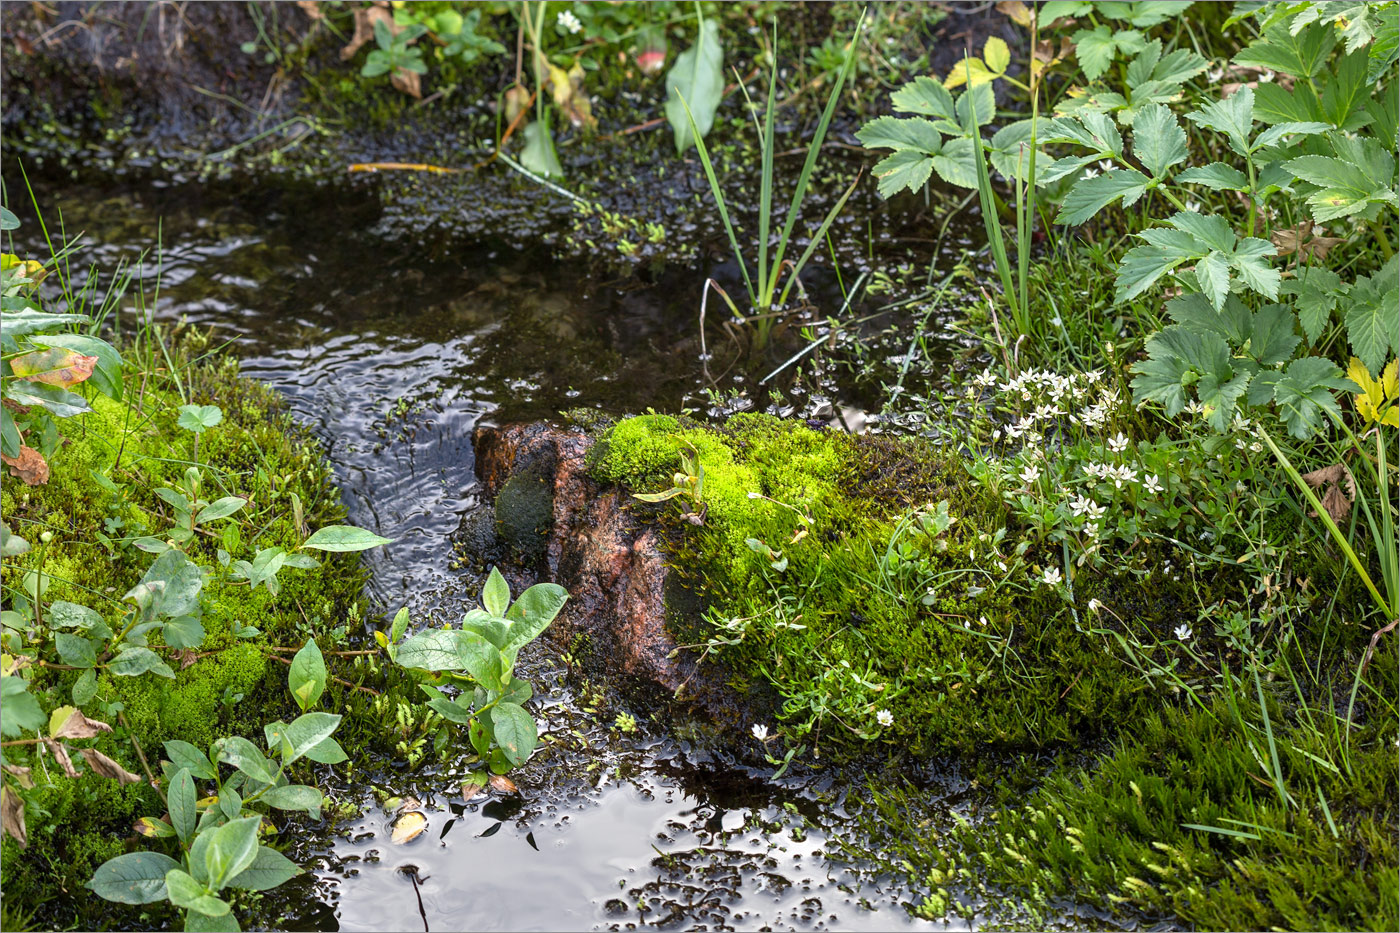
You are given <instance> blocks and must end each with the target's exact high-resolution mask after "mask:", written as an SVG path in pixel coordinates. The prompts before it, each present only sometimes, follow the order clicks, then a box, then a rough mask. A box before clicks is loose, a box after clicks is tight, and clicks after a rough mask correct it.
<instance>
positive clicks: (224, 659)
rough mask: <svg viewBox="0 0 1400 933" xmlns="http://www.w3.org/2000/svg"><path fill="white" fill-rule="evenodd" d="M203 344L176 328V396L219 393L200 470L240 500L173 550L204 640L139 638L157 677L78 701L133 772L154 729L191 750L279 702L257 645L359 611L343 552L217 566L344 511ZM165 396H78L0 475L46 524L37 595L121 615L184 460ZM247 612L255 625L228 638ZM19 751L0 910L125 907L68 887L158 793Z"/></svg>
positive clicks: (106, 684) (161, 391) (273, 711)
mask: <svg viewBox="0 0 1400 933" xmlns="http://www.w3.org/2000/svg"><path fill="white" fill-rule="evenodd" d="M205 350H207V344H206V341H204V340H202V339H201V338H199V337H192V338H186V340H185V341H184V342H183V343H181V344H180V345H179V347H178V349H177V351H176V353H175V356H174V362H175V364H176V367H177V369H178V370H179V371H180V372H181V373H182V378H183V382H184V386H185V390H186V391H187V392H188V393H189V400H190V401H193V402H196V403H199V404H215V405H219V406H221V407H222V408H223V410H224V414H225V419H224V421H223V423H222V424H220V425H219V426H217V427H215V428H212V429H210V430H208V431H206V432H205V433H204V434H203V436H202V438H201V443H200V448H199V459H200V461H201V463H202V464H203V468H204V472H205V477H206V479H205V482H206V483H209V484H214V485H216V486H218V487H220V488H221V489H227V490H228V491H229V492H231V493H233V494H238V495H244V496H248V497H250V498H251V500H252V502H251V504H250V506H249V508H248V509H247V510H246V514H247V521H246V522H245V523H244V524H243V525H242V527H241V533H240V534H237V535H231V534H226V533H222V532H223V531H224V529H223V528H222V527H220V526H214V528H213V529H212V533H211V534H209V535H204V534H200V535H197V536H196V537H195V539H194V540H193V541H192V542H190V544H189V545H188V546H187V551H188V553H189V556H190V557H191V559H193V560H194V561H196V562H197V563H199V564H201V565H203V566H204V567H206V568H207V569H208V570H210V572H211V573H210V576H209V577H208V579H207V582H206V584H205V587H204V601H203V602H204V613H203V617H202V622H203V625H204V628H205V638H204V641H203V642H202V644H201V645H200V646H199V648H198V650H197V651H191V652H187V653H185V655H183V656H181V655H176V654H175V653H174V652H171V651H170V650H169V649H165V648H163V647H162V646H161V645H160V643H159V639H155V640H153V647H155V648H156V650H157V651H158V652H160V653H162V654H164V655H165V659H166V660H167V662H169V663H170V666H171V667H172V668H174V670H175V677H174V679H173V680H167V679H163V678H159V677H157V676H155V675H151V674H148V675H145V676H142V677H135V678H132V677H112V676H110V675H109V674H107V673H105V672H103V673H102V674H101V675H100V676H99V678H98V687H97V695H96V698H95V700H94V701H93V703H92V704H91V705H90V706H88V707H87V708H86V709H87V711H88V713H89V715H91V716H93V717H94V718H97V719H100V720H103V721H110V722H111V723H112V724H113V725H114V727H115V729H114V731H113V732H112V733H110V734H107V735H103V736H100V737H99V738H97V739H95V740H93V741H92V743H91V744H92V746H93V747H94V748H96V749H97V750H98V751H101V752H102V753H104V754H106V755H108V756H110V757H112V758H113V759H115V760H117V761H118V762H120V763H122V764H123V765H124V766H125V767H126V768H127V769H128V770H130V771H132V772H135V773H137V774H140V775H142V776H143V778H144V771H145V767H146V765H145V764H143V763H142V762H141V761H140V758H139V755H138V753H137V752H136V748H137V747H138V746H139V748H140V749H142V750H143V751H144V754H145V756H146V758H147V759H148V762H149V765H150V767H151V768H153V769H155V770H156V772H157V773H158V772H159V759H160V757H161V744H162V743H163V742H165V741H167V740H169V739H181V740H184V741H187V742H190V743H192V744H194V745H196V746H198V747H207V746H208V744H209V743H210V742H211V741H213V740H215V739H218V738H222V737H226V736H233V735H241V736H245V737H251V738H253V739H254V740H257V739H259V738H260V737H261V735H262V727H263V725H264V724H265V723H267V722H270V721H273V720H276V719H279V718H283V719H285V718H289V717H290V716H291V715H295V710H294V708H293V706H292V703H291V698H290V696H289V694H288V693H287V691H286V686H285V684H286V667H285V666H284V665H283V664H281V663H277V662H276V661H274V660H271V652H269V650H268V649H269V648H270V647H273V646H288V645H295V646H300V644H301V643H302V642H304V641H305V639H306V637H307V635H308V634H317V633H324V632H327V631H329V630H331V629H332V628H333V627H336V626H343V625H344V624H345V623H346V621H347V619H351V618H354V619H358V618H362V617H363V614H362V613H361V611H360V599H361V597H360V591H361V589H362V586H363V583H364V579H365V571H364V570H363V569H362V568H361V566H360V565H359V562H358V560H357V559H355V558H354V557H353V556H351V557H345V556H331V557H328V558H327V559H326V560H325V561H323V562H322V564H321V565H320V566H319V567H317V568H315V569H311V570H294V571H290V572H284V573H283V574H282V575H281V582H282V584H283V585H282V588H281V591H280V593H279V594H278V595H277V596H273V595H272V594H270V593H269V592H268V591H267V590H266V589H264V588H259V589H257V590H250V589H249V588H248V587H246V586H236V585H233V583H232V582H231V581H227V580H226V579H225V578H224V577H223V575H222V572H221V570H222V568H221V562H220V560H219V558H218V551H219V550H220V549H222V548H227V549H230V550H231V551H232V552H233V553H232V555H231V557H232V559H237V558H239V557H244V558H248V557H251V556H252V551H253V550H255V549H256V548H258V547H266V546H270V545H278V546H282V547H287V548H291V547H295V546H296V545H298V544H300V542H301V541H302V540H304V538H305V535H306V528H308V527H310V528H314V527H319V526H321V525H325V524H331V523H336V522H339V521H342V520H343V518H344V511H343V508H342V506H341V505H340V502H339V496H338V492H337V491H336V489H335V486H334V484H333V483H332V480H331V473H330V470H329V467H328V466H327V465H326V464H325V463H324V462H323V461H322V459H321V458H320V456H319V454H318V453H317V452H316V448H315V446H314V442H313V441H312V440H311V438H310V437H309V436H308V435H307V433H306V431H305V430H304V429H302V428H300V427H298V426H297V425H296V424H295V423H293V422H292V420H291V419H290V417H289V415H288V414H287V413H286V412H285V411H284V410H283V408H282V405H281V402H280V400H279V399H278V397H277V396H276V395H275V394H274V393H273V392H272V391H271V390H269V389H267V388H265V387H262V386H260V385H257V384H256V383H253V382H252V381H251V380H247V379H244V378H242V377H240V376H239V375H238V370H237V362H236V360H233V359H231V358H226V357H225V358H219V357H213V358H203V359H201V360H200V361H199V362H194V363H191V360H194V359H195V358H196V357H199V355H200V354H201V353H203V352H204V351H205ZM182 401H184V399H182V398H180V397H179V396H178V394H177V393H176V391H175V386H174V382H173V380H169V381H167V380H160V379H150V380H148V381H147V384H146V385H144V386H142V387H141V388H140V389H137V388H136V387H134V386H131V385H129V386H128V391H127V393H126V397H125V399H124V401H123V402H114V401H112V400H110V399H106V398H104V397H95V398H93V399H92V400H91V403H92V406H93V409H94V410H93V412H91V413H90V414H87V415H85V416H82V417H81V418H77V419H73V420H72V421H70V422H69V423H67V424H66V425H65V431H66V434H67V439H66V442H65V443H64V444H63V446H62V447H61V449H60V450H59V451H57V452H56V453H55V455H54V456H53V457H52V458H51V478H50V481H49V483H48V484H46V485H43V486H36V487H24V486H21V485H20V484H18V483H16V482H10V481H8V480H7V482H6V484H5V486H4V489H3V494H2V495H3V509H4V513H5V516H6V521H7V522H8V523H10V524H11V526H12V527H14V528H16V530H17V531H20V532H21V533H24V534H26V535H27V536H28V537H29V538H30V539H31V540H34V539H36V538H37V537H38V534H39V532H40V531H43V530H48V531H51V532H53V539H52V541H51V542H50V543H49V544H48V545H47V546H46V547H45V548H43V554H44V572H45V573H46V574H47V575H49V586H48V590H47V593H46V601H50V602H51V601H53V600H55V599H66V600H70V601H73V602H78V603H81V604H84V605H88V606H91V607H92V608H94V609H96V610H98V611H99V612H100V613H102V614H103V616H104V617H105V618H106V620H107V622H108V624H109V625H110V624H113V623H114V622H116V620H117V619H118V618H119V617H120V615H121V613H122V612H123V609H124V607H123V606H122V604H121V603H120V602H119V600H120V598H121V596H122V595H123V594H125V593H126V592H127V590H128V589H130V588H131V586H132V585H133V584H135V583H136V582H137V581H138V580H139V579H140V577H141V575H142V574H143V573H144V572H145V568H146V567H147V566H148V565H149V564H150V561H151V557H150V555H149V554H146V553H143V552H142V551H140V550H137V549H136V548H134V547H133V546H132V545H131V543H130V541H131V539H133V538H135V537H137V536H140V535H155V536H160V535H161V534H163V533H165V532H168V530H169V529H170V528H171V527H172V526H173V516H172V515H171V513H170V511H169V507H168V506H167V505H166V503H165V502H164V501H163V500H161V499H160V498H159V497H157V496H156V495H155V490H156V489H158V488H160V487H161V486H163V485H168V484H172V483H174V482H175V481H176V480H177V479H179V478H180V476H181V475H182V474H183V473H184V471H185V470H186V469H187V468H188V466H189V465H190V462H191V459H192V457H193V453H194V450H193V443H192V442H193V436H192V435H191V434H190V433H188V432H186V431H184V430H182V429H180V428H178V426H177V425H176V415H177V412H176V408H177V407H178V405H179V404H181V403H182ZM294 503H299V506H297V505H294ZM221 524H228V523H221ZM38 553H39V549H38V548H36V549H35V550H34V551H31V552H30V554H28V555H25V556H24V557H22V558H19V559H15V560H7V561H6V564H5V568H4V582H5V584H6V587H7V589H10V588H18V586H19V584H20V579H21V577H22V575H23V574H24V573H25V572H26V571H27V570H28V569H30V568H31V566H32V563H33V562H34V561H35V560H36V559H37V555H38ZM10 591H11V592H17V591H18V590H17V589H10ZM249 626H256V628H257V629H259V630H260V631H261V634H260V635H258V636H257V637H255V638H252V639H248V638H240V637H237V636H236V635H235V632H238V631H245V632H246V629H247V628H248V627H249ZM75 680H76V672H73V671H68V670H62V669H45V670H43V671H41V672H38V673H36V674H35V676H34V679H33V681H32V687H31V689H32V690H33V691H34V692H36V693H42V692H44V691H48V692H49V693H50V696H51V702H49V703H47V705H51V706H57V705H61V704H63V703H68V702H70V700H69V692H70V690H71V688H72V686H73V683H74V681H75ZM339 696H340V691H339V688H333V690H332V691H330V692H329V693H328V694H327V697H326V702H327V703H329V704H334V703H335V702H337V698H338V697H339ZM31 757H32V760H29V761H25V760H24V750H22V749H18V748H16V749H7V758H8V759H9V760H10V761H12V762H20V763H24V764H29V765H30V766H31V774H32V775H33V777H34V780H35V787H34V788H33V789H32V790H29V791H25V793H24V796H25V798H26V801H27V803H28V807H27V811H26V819H27V824H28V835H29V846H28V848H27V849H25V850H21V849H20V848H19V847H18V845H17V844H16V842H15V841H14V840H13V839H10V838H8V837H6V838H5V840H4V843H3V846H4V848H3V884H4V889H5V894H6V898H5V900H6V912H7V917H16V918H17V917H22V916H29V915H31V914H33V915H36V916H42V917H43V918H44V922H45V923H46V924H49V923H50V922H52V924H56V925H58V924H76V925H77V926H79V927H88V928H96V927H97V926H101V925H107V924H109V923H110V922H111V913H112V911H113V910H117V911H119V912H121V911H125V909H124V908H114V906H113V905H110V904H106V903H104V902H99V901H96V899H94V898H90V897H87V896H86V895H85V891H84V888H83V885H84V883H85V882H86V881H87V879H88V878H89V877H90V876H91V874H92V872H93V871H94V870H95V869H96V868H97V866H98V865H100V864H102V862H104V861H106V860H107V859H108V858H110V857H112V856H113V855H117V854H120V853H121V852H122V851H126V850H127V849H128V848H129V847H130V846H131V845H133V844H139V843H136V842H135V840H136V838H137V837H136V836H135V834H134V832H133V829H132V827H133V822H134V820H135V819H136V818H137V817H139V816H142V815H146V814H149V813H151V812H157V811H156V809H155V808H156V807H157V806H158V804H159V797H158V795H157V794H156V792H155V791H154V790H153V789H152V788H151V787H150V786H149V785H148V784H147V783H146V782H145V780H142V781H141V782H139V783H133V784H126V785H122V784H118V783H117V782H116V781H113V780H109V779H105V778H100V777H97V776H95V775H94V774H93V773H92V772H91V771H90V770H84V772H83V773H81V774H80V775H79V776H78V777H77V778H71V779H70V778H67V777H64V776H63V774H62V772H61V771H60V770H59V769H58V768H57V766H56V765H55V763H54V762H53V761H52V760H51V759H49V760H48V761H47V762H41V761H39V760H38V758H39V756H38V755H37V754H33V753H31ZM45 757H47V756H45ZM64 892H69V893H67V894H65V893H64ZM80 892H82V893H80ZM123 915H125V914H123ZM136 917H137V911H135V910H132V911H130V916H129V917H128V920H127V922H131V923H135V924H137V925H145V924H146V921H142V920H138V919H136Z"/></svg>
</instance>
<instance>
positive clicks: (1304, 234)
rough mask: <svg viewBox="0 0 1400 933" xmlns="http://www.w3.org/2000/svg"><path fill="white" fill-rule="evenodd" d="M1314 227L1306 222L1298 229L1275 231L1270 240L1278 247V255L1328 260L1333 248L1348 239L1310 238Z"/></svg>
mask: <svg viewBox="0 0 1400 933" xmlns="http://www.w3.org/2000/svg"><path fill="white" fill-rule="evenodd" d="M1312 227H1313V224H1312V221H1311V220H1305V221H1303V222H1302V223H1300V224H1298V225H1297V226H1296V227H1289V228H1288V229H1285V230H1275V231H1274V233H1273V234H1272V235H1271V236H1270V237H1269V239H1270V240H1271V241H1272V242H1273V244H1274V246H1275V247H1277V249H1276V255H1279V256H1291V255H1293V254H1294V253H1301V255H1302V256H1303V257H1305V258H1306V257H1312V258H1314V259H1326V258H1327V254H1328V253H1330V252H1331V251H1332V247H1334V246H1336V245H1337V244H1338V243H1341V242H1343V241H1345V239H1346V237H1340V236H1315V237H1309V234H1310V233H1312Z"/></svg>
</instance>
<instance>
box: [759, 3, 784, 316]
mask: <svg viewBox="0 0 1400 933" xmlns="http://www.w3.org/2000/svg"><path fill="white" fill-rule="evenodd" d="M771 54H772V56H773V63H772V67H771V68H770V69H769V72H768V106H767V108H766V109H765V111H764V114H763V131H762V132H761V133H760V134H759V137H758V144H759V151H760V152H762V154H763V174H762V179H761V180H760V182H759V195H758V275H759V280H760V281H759V283H758V294H759V297H760V298H761V299H764V300H769V301H770V302H771V299H772V297H773V290H774V288H775V287H776V285H777V283H778V271H779V269H780V268H781V267H780V266H778V265H777V264H775V265H774V267H773V268H772V269H771V270H770V269H769V268H768V236H769V234H770V232H771V225H772V222H773V150H774V149H775V148H776V146H775V145H774V139H773V121H774V117H773V111H774V110H775V109H776V107H775V106H774V102H775V101H776V99H777V98H776V97H775V93H776V91H777V88H778V24H777V23H776V22H774V23H773V45H772V51H771ZM754 310H755V311H758V312H759V313H763V312H766V311H772V310H773V308H772V307H771V304H770V305H768V306H762V307H758V308H755V309H754Z"/></svg>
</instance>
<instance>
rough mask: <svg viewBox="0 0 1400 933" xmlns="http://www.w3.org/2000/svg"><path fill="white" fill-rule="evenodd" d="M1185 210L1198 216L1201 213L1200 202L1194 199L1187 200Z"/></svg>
mask: <svg viewBox="0 0 1400 933" xmlns="http://www.w3.org/2000/svg"><path fill="white" fill-rule="evenodd" d="M1186 209H1187V210H1188V211H1190V212H1191V213H1193V214H1199V213H1200V212H1201V202H1200V201H1197V200H1195V199H1194V198H1187V199H1186Z"/></svg>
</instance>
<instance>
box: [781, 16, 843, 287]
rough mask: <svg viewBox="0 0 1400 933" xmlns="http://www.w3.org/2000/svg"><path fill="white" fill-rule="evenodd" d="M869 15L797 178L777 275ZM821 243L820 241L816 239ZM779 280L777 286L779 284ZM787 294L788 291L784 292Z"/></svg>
mask: <svg viewBox="0 0 1400 933" xmlns="http://www.w3.org/2000/svg"><path fill="white" fill-rule="evenodd" d="M865 16H866V14H865V11H861V14H860V19H859V20H857V21H856V31H855V34H854V35H852V36H851V45H850V48H848V49H847V50H846V58H845V60H844V61H843V62H842V63H841V71H840V73H839V74H838V75H837V77H836V85H835V87H833V88H832V89H831V96H830V97H828V98H827V100H826V107H825V109H823V110H822V116H821V119H820V120H819V121H818V122H817V131H816V132H815V133H814V134H813V135H812V143H811V145H810V146H809V147H808V148H807V158H806V159H805V160H803V162H802V171H801V172H800V173H799V174H798V176H797V187H796V188H795V189H794V190H793V192H792V204H790V205H789V206H788V212H787V216H786V217H785V218H783V233H782V235H781V236H780V237H778V248H777V251H776V253H775V254H774V256H773V269H774V274H775V275H776V274H777V270H779V269H781V268H782V265H783V253H784V252H785V251H786V250H787V245H788V242H789V241H790V240H791V239H792V228H793V227H794V226H795V225H796V223H797V214H798V211H799V210H800V209H801V207H802V200H803V198H805V197H806V196H807V187H808V185H810V184H811V181H812V171H813V170H814V169H815V168H816V166H817V156H818V155H819V154H820V152H821V148H822V142H823V141H824V140H825V139H826V131H827V128H828V127H830V126H831V115H832V113H834V112H835V110H836V101H837V100H838V99H839V98H840V97H841V89H842V88H843V87H844V86H845V84H846V81H847V79H848V78H849V77H850V75H851V72H852V71H853V70H854V69H855V63H856V48H857V46H859V45H860V37H861V33H862V31H863V30H864V28H865ZM816 239H820V237H816ZM776 281H777V280H776V279H774V282H775V284H776ZM784 293H785V294H786V290H784Z"/></svg>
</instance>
